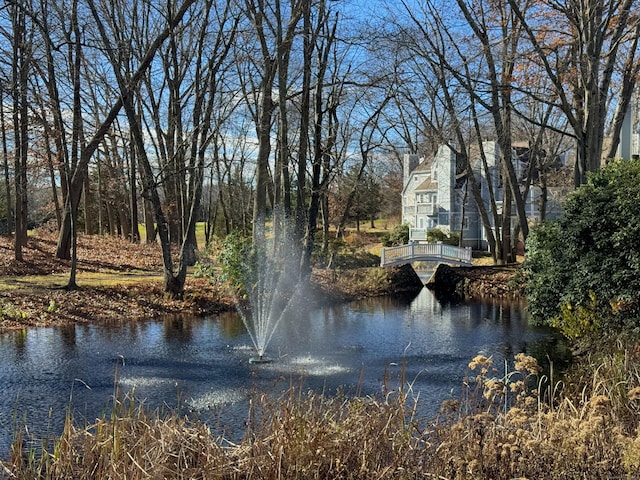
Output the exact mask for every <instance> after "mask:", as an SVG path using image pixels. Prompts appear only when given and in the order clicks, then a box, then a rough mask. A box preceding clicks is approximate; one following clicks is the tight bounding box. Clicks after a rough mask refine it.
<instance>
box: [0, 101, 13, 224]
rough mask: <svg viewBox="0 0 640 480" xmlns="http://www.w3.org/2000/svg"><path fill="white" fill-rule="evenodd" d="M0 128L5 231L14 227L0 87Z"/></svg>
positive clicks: (5, 128)
mask: <svg viewBox="0 0 640 480" xmlns="http://www.w3.org/2000/svg"><path fill="white" fill-rule="evenodd" d="M0 128H1V129H2V164H3V167H4V190H5V194H6V198H7V233H8V234H12V233H13V228H14V214H13V207H14V205H13V203H12V201H11V177H10V175H9V149H8V147H7V124H6V122H5V117H4V92H3V91H2V90H1V89H0Z"/></svg>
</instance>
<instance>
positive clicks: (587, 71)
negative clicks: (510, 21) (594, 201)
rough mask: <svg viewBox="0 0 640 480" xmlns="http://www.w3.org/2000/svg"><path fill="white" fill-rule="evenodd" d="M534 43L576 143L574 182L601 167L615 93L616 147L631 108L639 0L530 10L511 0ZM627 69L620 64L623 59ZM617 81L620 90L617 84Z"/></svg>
mask: <svg viewBox="0 0 640 480" xmlns="http://www.w3.org/2000/svg"><path fill="white" fill-rule="evenodd" d="M508 3H509V5H510V6H511V8H512V10H513V12H514V14H515V15H517V16H518V19H519V21H520V23H521V24H522V26H523V27H524V31H525V32H526V34H527V38H528V40H529V42H530V45H531V48H532V50H533V52H534V53H535V55H536V57H537V60H538V62H539V63H540V65H542V67H543V68H544V71H545V72H546V80H547V81H548V82H549V84H550V86H551V87H552V88H553V89H554V91H555V93H556V96H557V105H558V107H559V108H560V109H561V110H562V111H563V112H564V114H565V115H566V117H567V120H568V122H569V124H570V125H571V128H572V131H573V134H574V136H575V139H576V144H577V155H576V165H575V184H576V185H580V184H582V183H584V182H585V181H586V175H587V172H590V171H595V170H598V169H599V168H600V164H601V162H602V156H603V155H602V151H603V141H604V134H605V126H606V124H607V122H608V121H609V118H610V117H609V115H608V110H609V106H610V105H611V103H610V102H611V100H612V96H613V95H614V94H617V102H618V109H617V111H618V114H617V115H618V118H617V119H616V120H615V122H614V124H615V125H616V128H614V130H613V133H614V141H613V144H614V145H617V143H618V138H619V132H620V124H621V116H622V115H624V113H625V112H626V110H627V108H626V107H627V106H628V105H629V102H630V100H631V94H632V93H633V90H634V86H635V77H636V75H637V73H638V65H637V64H638V61H637V56H638V33H639V31H640V30H639V25H638V22H639V21H640V18H639V17H638V15H637V11H638V2H637V0H604V1H603V0H585V1H583V2H561V1H556V0H545V1H543V2H540V6H539V8H536V9H534V10H531V11H527V10H526V9H525V8H523V6H522V5H521V4H520V3H519V1H518V0H508ZM621 56H623V57H624V67H623V68H622V69H620V68H617V63H618V62H619V61H620V57H621ZM616 79H618V80H619V81H620V83H621V84H622V87H621V88H620V89H616V88H614V85H615V83H614V82H615V81H616Z"/></svg>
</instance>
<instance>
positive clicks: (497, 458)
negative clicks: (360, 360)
mask: <svg viewBox="0 0 640 480" xmlns="http://www.w3.org/2000/svg"><path fill="white" fill-rule="evenodd" d="M620 355H621V356H620ZM637 360H638V357H637V352H636V353H633V352H629V351H627V352H621V354H615V355H612V356H607V358H605V359H604V360H603V361H602V363H600V364H599V365H598V366H597V367H596V368H594V369H593V370H592V371H591V374H590V377H589V379H588V380H589V382H588V384H585V385H584V386H583V388H582V389H581V390H579V392H580V393H579V395H577V396H575V397H571V398H570V397H568V396H565V394H564V393H563V392H562V391H561V389H560V385H559V384H556V385H553V382H548V381H546V380H547V379H546V377H544V376H541V375H540V373H539V372H540V369H539V367H538V365H537V362H536V361H535V359H533V358H532V357H528V356H525V355H519V356H517V357H516V362H515V364H514V365H512V366H510V368H509V371H507V372H505V371H504V367H502V366H501V367H500V370H501V372H500V373H498V372H497V370H498V369H497V368H496V367H495V366H494V365H493V362H492V360H491V359H490V358H485V357H482V356H479V357H476V358H474V359H473V360H472V362H471V363H470V365H469V377H468V380H467V382H466V383H465V385H464V388H463V393H462V396H461V398H460V401H458V402H446V403H445V404H444V405H443V409H442V413H441V415H440V416H439V418H438V419H435V420H433V421H431V422H429V423H426V424H425V423H424V421H418V420H417V419H416V418H414V410H413V409H412V405H414V403H413V399H412V398H411V397H410V395H407V392H409V393H410V389H408V390H407V391H405V392H402V391H400V392H398V391H396V392H395V393H388V394H387V395H386V396H382V397H381V398H369V397H367V398H347V397H343V396H341V395H336V396H332V397H325V396H322V395H318V394H312V393H309V394H301V393H300V392H299V391H297V390H294V389H292V390H291V391H289V392H288V394H286V395H285V396H284V397H282V398H278V399H272V398H269V397H266V396H256V397H255V398H254V399H253V401H252V403H251V407H250V410H249V412H248V413H247V421H246V424H247V426H246V431H245V435H244V438H243V439H242V441H240V442H239V443H238V444H230V443H229V442H227V441H225V440H224V438H222V436H220V435H219V434H216V433H215V432H212V431H210V429H209V427H207V426H206V425H204V424H202V423H198V422H191V421H189V420H188V419H187V418H185V417H182V416H180V415H178V414H173V415H168V416H161V415H159V414H158V413H149V412H146V411H145V410H144V409H143V408H141V407H140V406H135V402H133V401H130V400H127V399H125V400H122V401H119V402H116V405H115V406H114V409H113V412H112V414H111V415H110V416H109V417H108V418H106V417H105V418H103V419H101V420H98V421H97V422H96V423H95V424H94V425H91V426H89V427H86V428H79V427H76V426H75V425H74V424H73V423H72V422H71V421H70V420H69V421H68V422H67V425H66V428H65V430H64V433H63V434H62V435H61V437H60V438H59V439H58V440H56V442H55V444H54V445H53V446H51V447H50V448H49V449H48V450H46V451H45V454H44V455H42V456H41V457H37V456H35V455H32V454H30V452H28V451H24V449H23V448H22V447H21V445H22V443H21V438H20V435H18V438H17V439H16V442H15V444H14V450H13V453H12V456H11V458H10V459H9V460H8V461H7V462H6V463H4V465H3V468H4V471H5V475H6V477H7V478H21V479H31V478H34V479H35V478H47V479H63V478H110V479H152V478H153V479H155V478H171V479H173V478H176V479H181V478H203V479H204V478H206V479H265V480H266V479H269V480H271V479H274V480H275V479H328V478H331V479H414V478H416V479H417V478H421V479H422V478H426V479H496V480H501V479H505V480H506V479H514V478H527V479H542V478H562V479H605V478H607V479H610V478H629V479H631V478H638V476H639V475H640V436H639V435H638V424H639V421H640V375H639V371H638V366H637V365H638V364H637ZM614 364H615V365H614ZM610 368H613V369H614V370H615V375H614V376H613V377H610V373H611V372H610ZM549 383H551V387H550V388H542V387H543V386H544V385H545V384H546V385H548V384H549Z"/></svg>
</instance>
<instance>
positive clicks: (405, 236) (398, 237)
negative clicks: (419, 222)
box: [382, 223, 409, 247]
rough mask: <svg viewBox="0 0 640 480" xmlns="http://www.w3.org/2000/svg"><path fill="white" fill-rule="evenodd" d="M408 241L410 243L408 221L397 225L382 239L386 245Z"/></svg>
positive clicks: (401, 243)
mask: <svg viewBox="0 0 640 480" xmlns="http://www.w3.org/2000/svg"><path fill="white" fill-rule="evenodd" d="M407 243H409V225H408V224H407V223H403V224H402V225H396V226H395V227H394V228H393V230H391V231H390V232H389V233H388V234H387V235H385V236H384V237H383V239H382V244H383V245H384V246H385V247H395V246H397V245H406V244H407Z"/></svg>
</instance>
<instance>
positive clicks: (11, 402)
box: [0, 288, 560, 457]
mask: <svg viewBox="0 0 640 480" xmlns="http://www.w3.org/2000/svg"><path fill="white" fill-rule="evenodd" d="M251 345H252V344H251V339H250V337H249V335H248V334H247V333H246V330H245V329H244V327H243V324H242V321H241V319H240V318H239V317H238V315H236V314H234V313H228V314H224V315H219V316H213V317H210V318H204V319H195V318H171V319H165V320H148V321H145V322H137V323H125V324H118V325H78V326H69V327H65V328H34V329H27V330H23V331H16V332H10V333H5V334H3V335H0V358H2V362H1V363H0V384H1V385H2V390H3V395H1V396H0V456H1V457H5V456H6V454H7V451H8V448H9V445H10V442H11V438H12V434H13V432H14V431H15V425H16V424H17V423H18V424H20V423H25V424H26V425H27V426H28V428H29V433H30V435H31V436H32V437H33V438H45V437H47V436H48V437H51V436H53V435H57V434H58V433H59V432H60V430H61V425H62V422H63V420H64V416H65V414H66V411H67V409H68V408H69V407H71V409H72V411H73V413H74V416H75V417H76V418H77V419H78V421H80V422H84V421H86V422H92V421H94V420H95V418H96V417H98V416H100V415H101V414H103V413H105V412H108V409H109V408H110V401H111V399H112V398H113V395H114V392H115V389H116V387H117V388H118V389H120V391H121V392H123V393H130V394H131V393H133V394H134V395H135V398H137V399H140V400H144V403H145V405H146V406H147V407H149V408H164V407H167V408H175V407H176V406H177V405H180V408H181V410H182V411H184V412H188V413H189V414H190V415H191V416H194V417H197V418H201V419H202V420H204V421H210V422H215V425H216V428H223V429H224V432H225V434H226V435H229V436H230V437H233V436H238V435H240V434H241V432H242V431H243V425H244V421H245V419H246V417H247V411H248V410H247V409H248V399H249V397H250V395H252V393H255V392H267V393H271V394H274V395H280V394H281V393H282V392H285V391H286V390H287V389H288V388H289V387H290V385H295V386H297V387H301V388H302V389H304V390H308V389H314V390H317V391H323V392H327V393H328V394H331V393H333V392H335V391H336V390H338V389H340V390H341V391H344V392H345V393H347V394H353V393H356V392H358V393H361V394H371V395H375V394H378V393H381V392H382V390H383V386H384V385H385V383H386V384H387V386H391V387H393V385H396V386H397V385H398V384H399V383H398V382H399V381H400V380H399V378H400V374H401V371H402V370H403V371H404V375H405V378H406V381H407V382H410V383H412V388H413V392H414V393H416V394H418V393H419V395H420V397H419V404H418V405H419V412H420V414H421V415H424V416H433V415H435V414H436V413H437V411H438V409H439V406H440V404H441V402H442V401H443V400H446V399H448V398H451V397H452V396H453V397H454V398H456V395H457V394H458V392H459V387H460V385H461V382H462V381H463V378H464V375H465V373H466V372H467V365H468V363H469V361H470V360H471V358H473V357H474V356H475V355H477V354H478V353H483V354H484V355H487V356H489V355H493V356H494V359H495V364H496V365H502V364H503V359H505V358H509V357H511V356H513V355H514V354H515V353H518V352H527V353H529V354H532V355H534V356H536V357H537V358H543V359H544V358H546V356H547V355H549V356H551V357H552V358H553V357H554V356H555V355H556V350H557V349H558V347H559V345H560V342H559V339H558V337H557V335H556V334H555V333H554V332H552V331H549V330H545V329H540V328H533V327H530V326H529V325H528V324H527V319H526V313H525V309H524V306H523V305H522V304H519V303H503V304H495V303H483V302H473V303H465V304H460V305H446V304H445V305H443V304H441V303H440V302H438V300H436V299H435V297H434V295H433V294H432V292H431V291H429V290H427V289H426V288H425V289H423V290H422V291H421V292H420V293H419V294H418V295H417V296H415V297H385V298H376V299H369V300H363V301H357V302H353V303H349V304H346V305H338V306H331V307H325V308H319V309H313V310H308V311H298V312H296V313H295V315H294V314H292V315H289V316H288V317H286V318H284V319H283V320H282V321H281V323H280V324H279V326H278V329H277V331H276V334H275V335H274V337H273V339H272V341H271V343H270V344H269V347H268V349H267V355H268V356H269V357H271V358H272V359H273V360H274V361H273V362H272V363H269V364H260V365H252V364H250V363H249V362H248V360H249V358H250V357H251V356H252V355H253V354H254V351H253V348H252V346H251ZM394 382H395V383H394Z"/></svg>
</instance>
